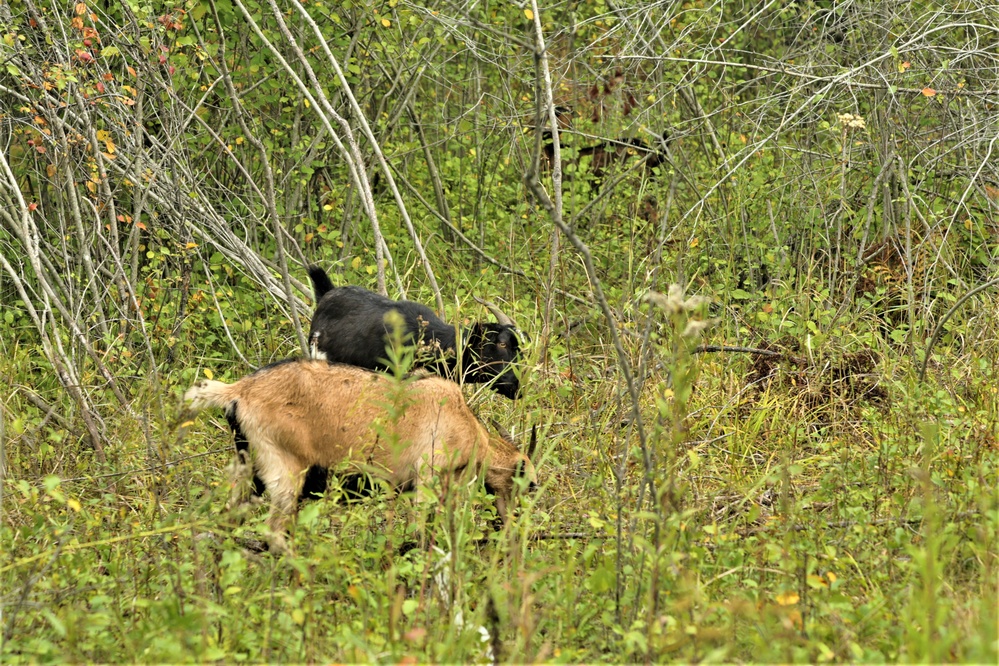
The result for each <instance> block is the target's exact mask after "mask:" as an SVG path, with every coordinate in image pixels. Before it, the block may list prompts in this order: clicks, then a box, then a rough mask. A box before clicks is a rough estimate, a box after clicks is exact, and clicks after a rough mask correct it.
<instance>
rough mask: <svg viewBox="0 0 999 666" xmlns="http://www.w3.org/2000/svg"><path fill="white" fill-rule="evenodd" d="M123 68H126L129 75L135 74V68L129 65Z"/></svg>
mask: <svg viewBox="0 0 999 666" xmlns="http://www.w3.org/2000/svg"><path fill="white" fill-rule="evenodd" d="M125 69H127V70H128V73H129V75H130V76H133V77H134V76H136V73H135V70H134V69H133V68H132V67H131V66H129V67H126V68H125Z"/></svg>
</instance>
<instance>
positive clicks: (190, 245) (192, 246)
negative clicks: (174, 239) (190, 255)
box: [184, 243, 198, 250]
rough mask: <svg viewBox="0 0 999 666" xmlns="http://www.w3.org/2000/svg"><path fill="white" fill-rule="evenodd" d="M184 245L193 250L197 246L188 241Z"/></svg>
mask: <svg viewBox="0 0 999 666" xmlns="http://www.w3.org/2000/svg"><path fill="white" fill-rule="evenodd" d="M184 247H185V249H188V250H193V249H194V248H196V247H198V244H197V243H188V244H187V245H185V246H184Z"/></svg>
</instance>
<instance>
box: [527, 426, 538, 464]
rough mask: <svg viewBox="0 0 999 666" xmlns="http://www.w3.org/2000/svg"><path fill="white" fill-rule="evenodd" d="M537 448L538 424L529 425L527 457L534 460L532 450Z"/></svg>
mask: <svg viewBox="0 0 999 666" xmlns="http://www.w3.org/2000/svg"><path fill="white" fill-rule="evenodd" d="M537 448H538V424H537V423H535V424H534V425H532V426H531V443H530V444H528V445H527V459H528V460H531V461H533V460H534V451H535V449H537Z"/></svg>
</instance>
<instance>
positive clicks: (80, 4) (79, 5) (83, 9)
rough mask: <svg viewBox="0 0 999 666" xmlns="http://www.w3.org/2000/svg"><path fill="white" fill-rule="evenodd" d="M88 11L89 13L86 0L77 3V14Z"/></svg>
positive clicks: (81, 14)
mask: <svg viewBox="0 0 999 666" xmlns="http://www.w3.org/2000/svg"><path fill="white" fill-rule="evenodd" d="M86 13H87V3H85V2H78V3H76V15H77V16H83V15H84V14H86Z"/></svg>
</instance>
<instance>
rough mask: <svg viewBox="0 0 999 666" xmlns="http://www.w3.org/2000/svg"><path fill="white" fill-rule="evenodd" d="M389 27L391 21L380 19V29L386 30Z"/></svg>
mask: <svg viewBox="0 0 999 666" xmlns="http://www.w3.org/2000/svg"><path fill="white" fill-rule="evenodd" d="M390 25H392V21H389V20H388V19H387V18H383V19H382V27H383V28H387V27H389V26H390Z"/></svg>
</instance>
